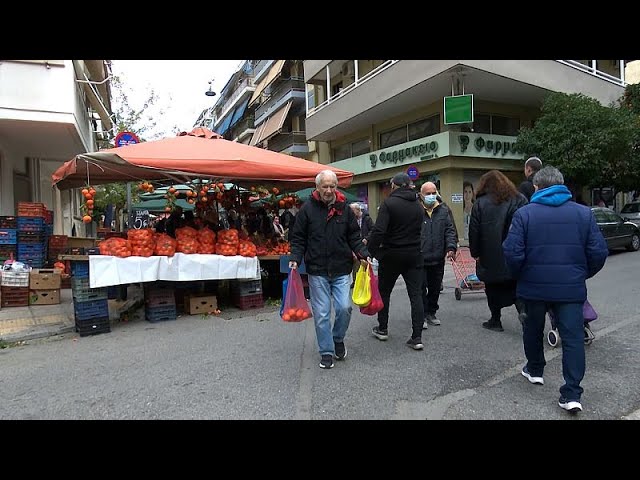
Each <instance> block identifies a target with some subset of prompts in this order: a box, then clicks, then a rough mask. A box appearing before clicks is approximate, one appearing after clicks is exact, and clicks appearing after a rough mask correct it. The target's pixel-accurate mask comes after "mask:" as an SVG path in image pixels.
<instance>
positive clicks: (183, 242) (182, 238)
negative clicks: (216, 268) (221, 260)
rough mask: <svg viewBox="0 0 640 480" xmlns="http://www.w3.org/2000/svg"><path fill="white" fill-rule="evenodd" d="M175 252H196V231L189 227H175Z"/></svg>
mask: <svg viewBox="0 0 640 480" xmlns="http://www.w3.org/2000/svg"><path fill="white" fill-rule="evenodd" d="M176 240H177V242H178V245H177V247H176V252H181V253H186V254H191V253H198V231H197V230H196V229H195V228H191V227H182V228H176Z"/></svg>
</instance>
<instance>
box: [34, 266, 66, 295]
mask: <svg viewBox="0 0 640 480" xmlns="http://www.w3.org/2000/svg"><path fill="white" fill-rule="evenodd" d="M61 274H62V270H58V269H57V268H53V269H49V268H46V269H45V268H34V269H33V270H31V273H30V275H29V288H30V289H31V290H54V289H56V288H60V282H61V280H62V277H61Z"/></svg>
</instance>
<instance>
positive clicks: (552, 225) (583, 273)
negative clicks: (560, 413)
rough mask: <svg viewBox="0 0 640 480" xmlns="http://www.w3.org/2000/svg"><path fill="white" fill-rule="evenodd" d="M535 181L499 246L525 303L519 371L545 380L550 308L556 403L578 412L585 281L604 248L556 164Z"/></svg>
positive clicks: (592, 220) (603, 256)
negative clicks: (558, 343) (560, 380)
mask: <svg viewBox="0 0 640 480" xmlns="http://www.w3.org/2000/svg"><path fill="white" fill-rule="evenodd" d="M533 185H534V188H535V190H536V191H535V193H534V194H533V196H532V197H531V203H529V204H528V205H525V206H524V207H522V208H520V209H518V210H517V211H516V213H515V214H514V216H513V220H512V222H511V228H510V229H509V234H508V235H507V238H506V239H505V241H504V243H503V244H502V246H503V249H504V257H505V260H506V262H507V265H508V267H509V269H510V270H511V273H512V274H513V277H514V278H515V279H516V280H517V282H518V286H517V290H516V293H517V296H518V298H520V299H522V300H524V302H525V304H526V309H527V318H526V319H525V321H524V330H523V335H522V338H523V343H524V353H525V355H526V357H527V364H526V365H525V366H524V367H523V368H522V375H523V376H524V377H526V378H527V380H529V382H531V383H533V384H538V385H542V384H544V380H543V377H542V374H543V371H544V366H545V365H546V362H545V359H544V350H543V336H544V326H545V317H546V312H547V310H548V309H551V310H552V311H553V314H554V316H555V318H556V321H557V325H558V330H559V332H560V338H561V340H562V376H563V377H564V382H565V384H564V385H563V386H562V387H560V400H559V401H558V405H559V406H560V407H561V408H563V409H565V410H567V411H569V412H571V413H576V412H579V411H582V404H581V403H580V399H581V396H582V392H583V388H582V387H581V386H580V382H581V381H582V379H583V378H584V372H585V353H584V319H583V316H582V305H583V304H584V302H585V300H586V299H587V286H586V283H585V281H586V280H587V279H588V278H591V277H593V276H594V275H595V274H596V273H598V272H599V271H600V270H601V269H602V267H603V266H604V263H605V261H606V259H607V255H608V253H609V251H608V249H607V243H606V241H605V239H604V237H603V236H602V233H601V232H600V230H599V229H598V225H597V224H596V220H595V218H594V216H593V213H592V212H591V210H590V209H589V208H588V207H585V206H583V205H579V204H577V203H575V202H572V201H570V200H571V192H570V191H569V189H568V188H567V187H565V186H564V178H563V176H562V173H560V171H559V170H558V169H557V168H555V167H551V166H549V167H545V168H543V169H541V170H540V171H539V172H538V173H536V174H535V176H534V178H533Z"/></svg>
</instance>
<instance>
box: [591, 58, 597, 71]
mask: <svg viewBox="0 0 640 480" xmlns="http://www.w3.org/2000/svg"><path fill="white" fill-rule="evenodd" d="M597 63H598V61H597V60H591V68H592V69H593V73H596V70H597Z"/></svg>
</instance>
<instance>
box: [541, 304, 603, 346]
mask: <svg viewBox="0 0 640 480" xmlns="http://www.w3.org/2000/svg"><path fill="white" fill-rule="evenodd" d="M582 316H583V318H584V344H585V345H591V344H592V343H593V341H594V340H595V338H596V335H595V334H594V333H593V330H591V327H590V326H589V323H590V322H592V321H594V320H597V319H598V314H597V313H596V310H595V309H594V308H593V306H592V305H591V304H590V303H589V300H585V302H584V305H583V306H582ZM547 317H549V320H550V322H551V330H549V332H547V343H548V344H549V345H551V346H552V347H553V348H555V347H557V346H558V345H559V344H560V334H559V333H558V327H557V325H556V321H555V318H554V316H553V312H552V311H551V310H549V311H548V312H547Z"/></svg>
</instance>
